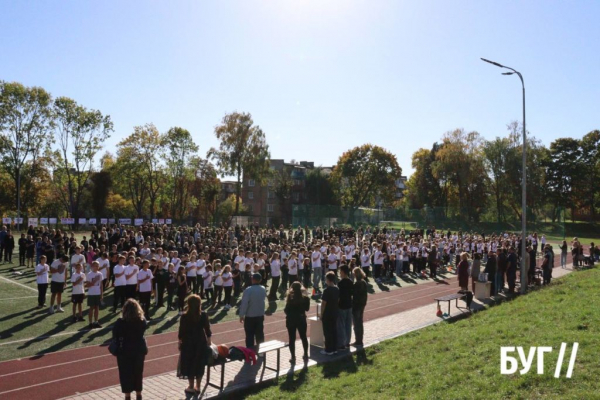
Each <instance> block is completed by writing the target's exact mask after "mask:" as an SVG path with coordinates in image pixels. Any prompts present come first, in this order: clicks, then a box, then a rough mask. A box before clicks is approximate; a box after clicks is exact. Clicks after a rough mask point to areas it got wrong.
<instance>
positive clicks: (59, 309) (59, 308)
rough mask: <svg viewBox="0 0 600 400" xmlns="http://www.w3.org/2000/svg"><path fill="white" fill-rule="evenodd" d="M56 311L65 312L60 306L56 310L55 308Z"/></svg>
mask: <svg viewBox="0 0 600 400" xmlns="http://www.w3.org/2000/svg"><path fill="white" fill-rule="evenodd" d="M56 311H57V312H65V310H63V309H62V307H58V310H56Z"/></svg>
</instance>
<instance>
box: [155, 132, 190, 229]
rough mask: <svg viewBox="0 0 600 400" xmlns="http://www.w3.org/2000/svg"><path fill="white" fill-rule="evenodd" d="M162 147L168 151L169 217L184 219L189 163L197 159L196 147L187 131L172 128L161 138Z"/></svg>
mask: <svg viewBox="0 0 600 400" xmlns="http://www.w3.org/2000/svg"><path fill="white" fill-rule="evenodd" d="M161 144H162V146H164V147H166V148H167V149H168V151H167V154H166V162H167V173H168V176H169V178H170V188H171V193H172V197H171V199H170V202H171V215H172V216H173V218H180V219H181V218H184V215H183V210H184V209H185V206H186V204H185V200H186V197H187V194H188V192H187V185H188V182H187V181H188V179H189V178H190V177H189V173H190V169H189V166H190V162H191V161H192V159H194V158H197V154H196V153H197V152H198V145H197V144H196V143H194V139H193V138H192V135H191V134H190V132H189V131H188V130H187V129H183V128H180V127H174V128H171V129H169V131H168V132H167V133H166V134H165V135H164V136H163V138H162V140H161Z"/></svg>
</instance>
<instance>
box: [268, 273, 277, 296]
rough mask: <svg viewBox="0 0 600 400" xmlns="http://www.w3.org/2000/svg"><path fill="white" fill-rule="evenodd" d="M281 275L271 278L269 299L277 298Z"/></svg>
mask: <svg viewBox="0 0 600 400" xmlns="http://www.w3.org/2000/svg"><path fill="white" fill-rule="evenodd" d="M279 279H280V277H279V276H274V277H272V278H271V290H269V299H270V300H277V288H278V287H279Z"/></svg>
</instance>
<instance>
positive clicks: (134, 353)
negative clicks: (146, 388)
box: [112, 299, 148, 400]
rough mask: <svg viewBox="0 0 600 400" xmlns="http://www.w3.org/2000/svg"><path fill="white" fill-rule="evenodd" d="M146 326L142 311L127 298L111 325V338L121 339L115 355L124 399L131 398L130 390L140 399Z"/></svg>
mask: <svg viewBox="0 0 600 400" xmlns="http://www.w3.org/2000/svg"><path fill="white" fill-rule="evenodd" d="M147 326H148V323H147V321H146V320H145V319H144V311H143V310H142V308H141V307H140V305H139V303H138V302H137V301H135V300H133V299H129V300H127V302H125V305H124V306H123V314H122V317H121V318H119V319H118V320H117V322H116V323H115V326H114V327H113V331H112V335H113V339H116V340H119V339H120V338H122V339H123V348H122V351H121V352H120V353H119V354H118V355H117V365H118V367H119V382H120V383H121V391H122V392H123V393H124V394H125V399H126V400H129V399H131V392H134V391H135V392H136V400H142V382H143V378H144V360H145V358H146V354H148V346H147V344H146V339H145V338H144V331H145V330H146V327H147Z"/></svg>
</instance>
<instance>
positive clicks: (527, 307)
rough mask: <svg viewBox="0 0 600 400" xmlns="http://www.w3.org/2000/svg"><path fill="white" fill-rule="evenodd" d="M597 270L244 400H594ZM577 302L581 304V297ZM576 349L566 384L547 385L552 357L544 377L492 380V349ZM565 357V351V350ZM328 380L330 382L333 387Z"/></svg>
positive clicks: (599, 338) (599, 344) (495, 374)
mask: <svg viewBox="0 0 600 400" xmlns="http://www.w3.org/2000/svg"><path fill="white" fill-rule="evenodd" d="M599 285H600V270H591V271H585V272H580V273H575V274H571V275H569V276H567V277H565V278H563V279H560V280H557V281H555V283H554V284H553V285H552V287H550V288H547V289H544V290H540V291H537V292H534V293H531V294H530V295H528V296H525V297H520V298H517V299H516V300H514V301H511V302H509V303H505V304H503V305H501V306H498V307H493V308H491V309H490V310H487V311H485V312H481V313H478V314H476V315H474V316H473V317H471V318H468V319H464V320H460V321H457V322H455V323H451V324H446V323H444V324H438V325H435V326H431V327H429V328H426V329H423V330H421V331H418V332H414V333H411V334H409V335H406V336H403V337H400V338H397V339H393V340H389V341H386V342H384V343H382V344H380V345H377V346H374V347H371V348H368V349H366V352H365V353H366V354H364V356H353V357H348V358H347V359H345V360H344V361H339V362H335V363H330V364H324V365H320V366H317V367H314V368H310V369H309V370H308V371H306V370H305V371H304V372H301V373H296V374H295V376H294V377H293V379H291V378H289V377H288V378H287V379H286V378H282V379H280V381H279V385H277V386H272V387H269V388H267V389H264V390H262V391H260V392H258V393H255V394H254V395H253V396H251V397H250V398H252V399H280V398H281V399H327V398H344V399H350V398H360V399H376V398H377V399H391V398H417V399H471V398H486V399H507V398H511V399H512V398H522V399H532V398H556V399H558V398H560V399H592V398H600V395H599V394H598V393H599V392H598V389H599V388H600V384H599V383H598V375H599V374H600V363H599V362H598V349H599V348H600V335H599V331H600V325H599V322H600V307H599V305H600V292H599V291H598V286H599ZM582 296H583V297H582ZM575 341H577V342H579V346H580V347H579V352H578V354H577V362H576V364H575V369H574V372H573V377H572V379H566V378H564V374H565V371H566V365H567V363H568V358H569V356H570V350H568V351H567V355H566V357H565V363H564V364H563V370H562V371H563V372H562V375H563V377H561V378H560V379H555V378H554V377H553V373H554V368H555V366H556V362H557V358H558V350H555V351H554V352H553V353H551V354H548V355H546V357H545V368H544V369H545V375H537V374H536V366H537V359H536V360H535V361H534V366H533V368H532V372H530V373H528V374H526V375H523V376H519V375H516V376H503V375H500V346H524V347H525V351H526V352H527V351H528V349H529V346H552V347H553V348H554V349H558V348H559V347H560V344H561V342H567V343H569V344H572V343H573V342H575ZM569 349H570V346H569ZM333 378H335V379H333Z"/></svg>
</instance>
